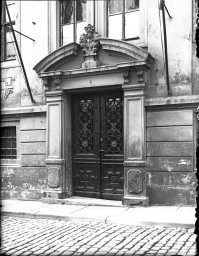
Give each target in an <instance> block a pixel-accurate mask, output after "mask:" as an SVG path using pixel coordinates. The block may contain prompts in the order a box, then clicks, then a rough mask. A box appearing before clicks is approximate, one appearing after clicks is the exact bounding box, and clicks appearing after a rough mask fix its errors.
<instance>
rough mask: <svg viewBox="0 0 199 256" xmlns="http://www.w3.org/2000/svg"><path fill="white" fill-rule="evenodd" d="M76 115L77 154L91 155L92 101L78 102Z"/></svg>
mask: <svg viewBox="0 0 199 256" xmlns="http://www.w3.org/2000/svg"><path fill="white" fill-rule="evenodd" d="M78 114H79V119H78V123H77V125H78V134H77V145H78V149H79V153H80V154H85V153H93V140H94V139H93V100H91V99H87V100H80V101H79V102H78Z"/></svg>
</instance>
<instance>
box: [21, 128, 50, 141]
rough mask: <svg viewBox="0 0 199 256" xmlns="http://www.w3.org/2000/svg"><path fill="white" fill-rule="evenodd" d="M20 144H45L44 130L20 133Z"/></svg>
mask: <svg viewBox="0 0 199 256" xmlns="http://www.w3.org/2000/svg"><path fill="white" fill-rule="evenodd" d="M20 141H21V142H36V141H37V142H38V141H40V142H45V141H46V130H31V131H21V133H20Z"/></svg>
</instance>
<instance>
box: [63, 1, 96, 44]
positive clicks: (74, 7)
mask: <svg viewBox="0 0 199 256" xmlns="http://www.w3.org/2000/svg"><path fill="white" fill-rule="evenodd" d="M72 1H73V4H74V6H73V9H74V12H73V20H72V22H70V23H69V24H68V25H72V26H73V35H72V37H73V41H72V42H71V43H78V38H77V24H78V23H81V22H80V21H76V16H77V14H76V11H77V8H76V7H77V2H76V0H72ZM93 1H94V2H95V0H93ZM58 3H59V5H58V12H59V31H60V38H59V45H60V46H63V45H64V44H63V25H62V24H61V20H62V13H61V1H58ZM86 4H87V6H86V14H87V19H86V21H87V23H88V8H89V5H88V1H86ZM82 22H85V21H82Z"/></svg>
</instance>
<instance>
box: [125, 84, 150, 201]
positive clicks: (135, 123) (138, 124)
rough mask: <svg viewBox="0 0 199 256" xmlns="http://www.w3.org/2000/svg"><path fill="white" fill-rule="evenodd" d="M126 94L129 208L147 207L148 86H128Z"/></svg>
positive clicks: (126, 173)
mask: <svg viewBox="0 0 199 256" xmlns="http://www.w3.org/2000/svg"><path fill="white" fill-rule="evenodd" d="M123 90H124V197H123V204H125V205H147V204H148V198H147V197H146V178H145V177H146V169H145V163H146V156H145V155H146V153H145V148H146V146H145V109H144V98H145V84H141V83H140V84H127V85H124V86H123Z"/></svg>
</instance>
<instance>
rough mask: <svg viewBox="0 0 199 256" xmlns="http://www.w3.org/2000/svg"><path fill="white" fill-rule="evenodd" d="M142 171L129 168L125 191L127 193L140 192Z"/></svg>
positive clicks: (141, 188)
mask: <svg viewBox="0 0 199 256" xmlns="http://www.w3.org/2000/svg"><path fill="white" fill-rule="evenodd" d="M142 178H143V177H142V172H141V171H139V170H132V169H130V170H129V171H128V172H127V191H128V193H129V194H140V193H141V192H142V190H143V182H142Z"/></svg>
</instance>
